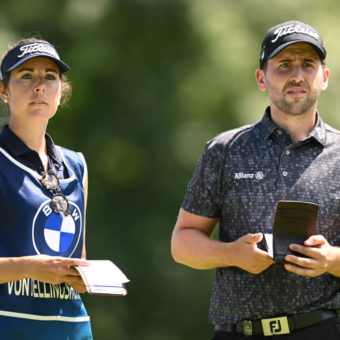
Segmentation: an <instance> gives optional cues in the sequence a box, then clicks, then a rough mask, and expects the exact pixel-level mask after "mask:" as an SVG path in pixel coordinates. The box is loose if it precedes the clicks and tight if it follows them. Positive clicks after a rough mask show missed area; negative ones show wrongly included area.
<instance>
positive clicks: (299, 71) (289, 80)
mask: <svg viewBox="0 0 340 340" xmlns="http://www.w3.org/2000/svg"><path fill="white" fill-rule="evenodd" d="M328 77H329V70H328V68H326V67H325V66H323V65H322V62H321V60H320V57H319V55H318V54H317V52H316V51H315V49H314V48H313V47H312V46H311V45H309V44H305V43H297V44H292V45H290V46H288V47H286V48H285V49H283V50H282V51H281V52H280V53H279V54H277V55H276V56H275V57H274V58H273V59H269V60H268V61H267V65H266V68H265V70H257V72H256V78H257V82H258V86H259V88H260V89H261V90H262V91H268V94H269V98H270V104H271V107H272V109H274V110H279V112H282V113H285V114H289V115H300V114H303V113H305V112H309V111H311V110H312V111H313V112H315V110H316V104H317V99H318V96H319V95H320V92H321V91H324V90H326V89H327V85H328Z"/></svg>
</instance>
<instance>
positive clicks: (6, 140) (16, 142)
mask: <svg viewBox="0 0 340 340" xmlns="http://www.w3.org/2000/svg"><path fill="white" fill-rule="evenodd" d="M45 139H46V147H47V154H48V156H49V157H52V158H53V160H54V161H55V162H57V163H63V159H62V156H61V155H60V152H58V150H57V148H56V146H55V144H54V142H53V140H52V138H51V137H50V136H49V135H48V134H47V133H46V134H45ZM0 143H1V144H2V145H4V146H5V147H6V149H7V150H8V151H9V153H10V154H11V155H13V156H14V157H19V156H22V155H24V154H27V153H30V152H35V151H34V150H32V149H30V148H29V147H28V146H27V145H26V144H25V143H24V142H23V141H22V140H21V139H20V138H19V137H18V136H17V135H16V134H15V133H14V132H13V131H12V130H11V129H10V128H9V126H8V125H5V126H4V127H3V129H2V131H1V133H0Z"/></svg>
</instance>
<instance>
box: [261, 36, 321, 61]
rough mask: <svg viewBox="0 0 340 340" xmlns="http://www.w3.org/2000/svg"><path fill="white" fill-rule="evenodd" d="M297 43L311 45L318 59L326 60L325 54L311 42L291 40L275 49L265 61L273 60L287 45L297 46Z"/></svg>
mask: <svg viewBox="0 0 340 340" xmlns="http://www.w3.org/2000/svg"><path fill="white" fill-rule="evenodd" d="M297 43H305V44H309V45H311V46H312V47H314V49H315V51H316V52H317V53H318V55H319V56H320V58H321V59H322V60H323V59H325V58H326V55H325V53H324V52H323V51H322V50H321V49H320V48H319V46H317V45H315V44H313V43H312V42H310V41H307V40H300V39H299V40H293V41H289V42H286V43H285V44H282V45H280V46H279V47H277V48H276V49H275V50H274V51H273V52H272V53H271V54H270V55H269V56H268V57H267V58H266V60H268V59H272V58H274V57H275V56H276V55H278V54H279V53H280V52H281V51H282V50H283V49H285V48H286V47H288V46H289V45H292V44H297ZM264 61H265V60H264Z"/></svg>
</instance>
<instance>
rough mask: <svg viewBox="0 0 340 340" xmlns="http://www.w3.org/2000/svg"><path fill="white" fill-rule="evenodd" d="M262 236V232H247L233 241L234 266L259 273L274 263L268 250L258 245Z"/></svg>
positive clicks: (252, 272)
mask: <svg viewBox="0 0 340 340" xmlns="http://www.w3.org/2000/svg"><path fill="white" fill-rule="evenodd" d="M262 238H263V234H262V233H258V234H247V235H244V236H242V237H240V238H239V239H237V240H236V241H235V242H233V245H232V248H233V249H234V251H233V262H234V266H236V267H239V268H241V269H244V270H246V271H247V272H249V273H251V274H259V273H261V272H263V271H264V270H266V269H267V268H268V267H270V266H271V265H272V264H273V263H274V261H273V259H272V258H271V257H270V256H269V255H268V253H267V252H265V251H263V250H261V249H259V248H258V247H257V243H259V242H261V241H262Z"/></svg>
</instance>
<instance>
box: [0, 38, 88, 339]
mask: <svg viewBox="0 0 340 340" xmlns="http://www.w3.org/2000/svg"><path fill="white" fill-rule="evenodd" d="M68 70H69V67H68V66H67V65H66V64H65V63H64V62H63V61H61V60H60V58H59V55H58V53H57V51H56V50H55V48H54V47H53V46H52V45H51V44H49V43H48V42H46V41H44V40H38V39H27V40H21V41H19V42H18V43H16V44H15V45H14V46H12V47H11V48H10V49H9V50H8V51H7V52H6V53H5V55H4V57H3V59H2V62H1V81H0V97H1V99H2V100H3V101H4V103H5V105H6V106H7V107H8V109H9V124H8V125H6V126H5V127H4V128H3V130H2V132H1V134H0V207H1V208H0V209H1V210H0V211H1V213H0V334H1V335H0V338H1V339H20V340H22V339H30V340H31V339H77V340H78V339H92V335H91V327H90V322H89V317H88V315H87V313H86V310H85V308H84V306H83V304H82V301H81V298H80V295H79V292H80V293H82V292H85V291H86V289H85V286H84V283H83V281H82V280H81V278H80V276H79V274H78V271H77V270H76V269H75V268H74V266H77V265H87V262H86V260H85V227H84V221H85V216H84V215H85V208H86V199H87V171H86V164H85V161H84V158H83V157H82V155H81V154H80V153H76V152H74V151H71V150H68V149H65V148H61V147H58V146H56V145H55V144H54V143H53V141H52V139H51V137H50V136H49V135H47V134H46V128H47V124H48V121H49V119H50V118H52V117H53V116H54V115H55V113H56V111H57V108H58V106H59V104H60V101H61V99H62V96H63V94H64V95H65V93H66V92H67V91H68V90H69V89H70V87H69V84H68V83H67V81H66V79H65V77H64V75H63V74H64V72H66V71H68Z"/></svg>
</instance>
